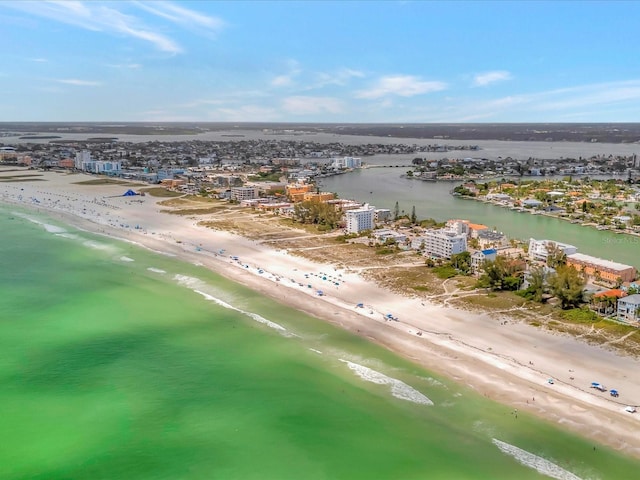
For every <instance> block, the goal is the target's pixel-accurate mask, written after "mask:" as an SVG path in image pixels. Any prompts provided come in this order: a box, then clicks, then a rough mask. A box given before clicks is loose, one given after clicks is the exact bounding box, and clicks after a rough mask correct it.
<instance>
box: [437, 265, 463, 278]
mask: <svg viewBox="0 0 640 480" xmlns="http://www.w3.org/2000/svg"><path fill="white" fill-rule="evenodd" d="M432 270H433V273H435V274H436V276H437V277H438V278H440V279H442V280H446V279H447V278H453V277H455V276H456V275H457V274H458V272H457V271H456V269H455V268H453V267H452V266H450V265H444V266H442V267H433V269H432Z"/></svg>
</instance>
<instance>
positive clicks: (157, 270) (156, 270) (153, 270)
mask: <svg viewBox="0 0 640 480" xmlns="http://www.w3.org/2000/svg"><path fill="white" fill-rule="evenodd" d="M147 270H149V271H150V272H154V273H167V271H166V270H162V269H161V268H155V267H149V268H147Z"/></svg>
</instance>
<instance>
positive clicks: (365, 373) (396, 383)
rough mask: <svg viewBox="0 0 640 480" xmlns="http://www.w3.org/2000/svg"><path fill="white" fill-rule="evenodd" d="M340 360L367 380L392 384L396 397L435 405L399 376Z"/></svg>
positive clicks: (380, 383)
mask: <svg viewBox="0 0 640 480" xmlns="http://www.w3.org/2000/svg"><path fill="white" fill-rule="evenodd" d="M340 361H341V362H344V363H346V364H347V366H348V367H349V368H350V369H351V370H353V371H354V372H355V374H356V375H358V376H359V377H360V378H362V379H363V380H366V381H367V382H371V383H377V384H378V385H391V395H393V396H394V397H396V398H399V399H401V400H407V401H409V402H413V403H419V404H421V405H433V402H432V401H431V400H430V399H429V398H428V397H427V396H426V395H423V394H422V393H420V392H419V391H417V390H416V389H415V388H413V387H411V386H409V385H407V384H406V383H404V382H402V381H401V380H398V379H397V378H391V377H387V376H386V375H385V374H383V373H380V372H378V371H376V370H372V369H371V368H369V367H365V366H364V365H359V364H357V363H353V362H350V361H348V360H342V359H340Z"/></svg>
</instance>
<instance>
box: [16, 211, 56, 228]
mask: <svg viewBox="0 0 640 480" xmlns="http://www.w3.org/2000/svg"><path fill="white" fill-rule="evenodd" d="M13 215H15V216H17V217H20V218H24V219H25V220H29V221H30V222H31V223H35V224H36V225H40V226H41V227H42V228H44V229H45V230H46V231H47V232H49V233H67V231H66V230H65V229H64V228H62V227H59V226H57V225H51V224H50V223H46V222H43V221H42V220H38V219H37V218H33V217H30V216H29V215H25V214H24V213H19V212H13Z"/></svg>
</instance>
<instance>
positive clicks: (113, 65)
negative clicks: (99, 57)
mask: <svg viewBox="0 0 640 480" xmlns="http://www.w3.org/2000/svg"><path fill="white" fill-rule="evenodd" d="M106 66H107V67H111V68H129V69H131V70H137V69H138V68H140V67H142V65H140V64H139V63H108V64H107V65H106Z"/></svg>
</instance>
